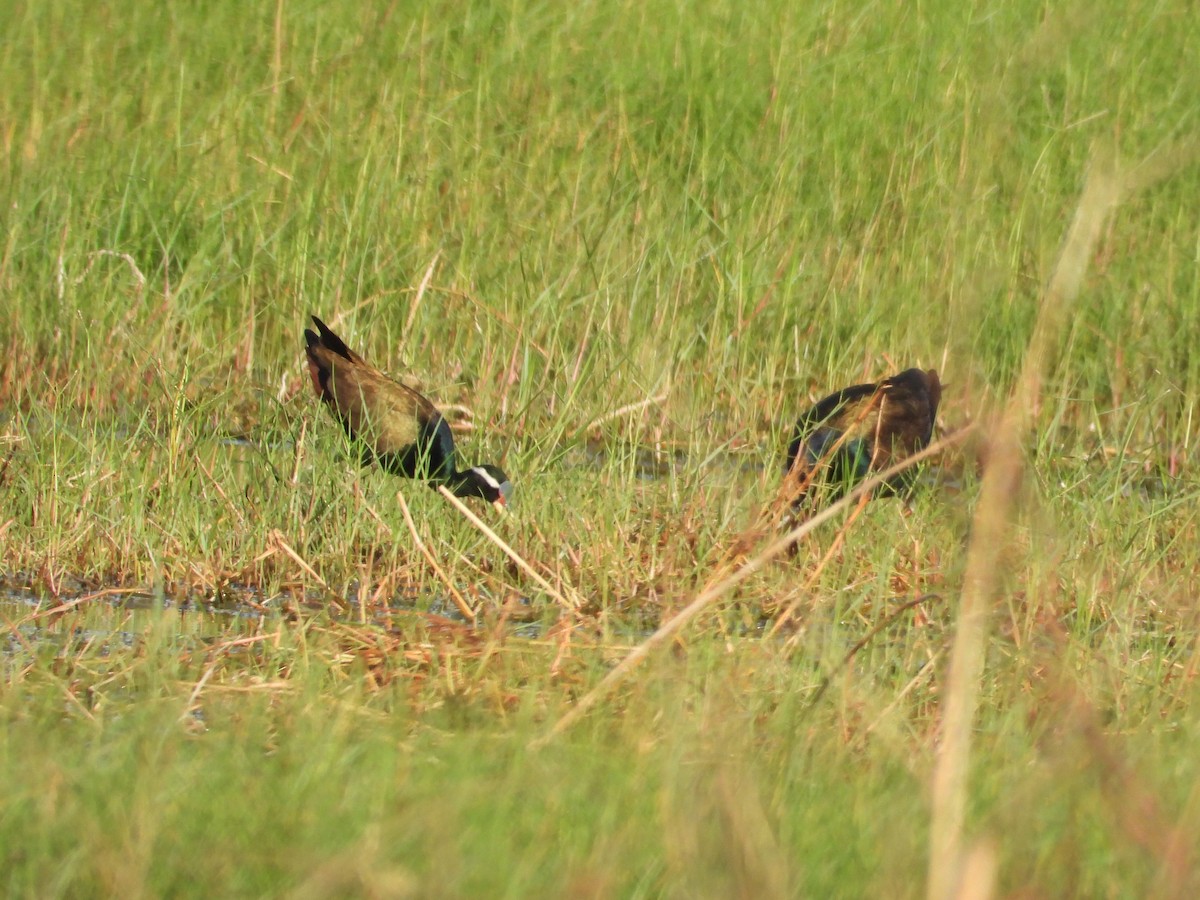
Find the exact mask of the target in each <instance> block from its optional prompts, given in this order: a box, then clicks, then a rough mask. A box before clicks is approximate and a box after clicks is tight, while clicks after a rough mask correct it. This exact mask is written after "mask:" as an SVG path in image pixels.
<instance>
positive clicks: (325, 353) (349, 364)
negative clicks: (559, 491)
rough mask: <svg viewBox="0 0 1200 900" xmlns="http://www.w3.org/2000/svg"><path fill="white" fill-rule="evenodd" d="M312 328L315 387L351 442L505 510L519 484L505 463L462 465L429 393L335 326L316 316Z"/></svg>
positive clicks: (390, 466)
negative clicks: (379, 364) (371, 359)
mask: <svg viewBox="0 0 1200 900" xmlns="http://www.w3.org/2000/svg"><path fill="white" fill-rule="evenodd" d="M312 320H313V324H314V325H316V326H317V330H316V331H315V332H314V331H309V330H308V329H305V331H304V340H305V343H306V346H305V348H304V349H305V353H306V354H307V356H308V371H309V374H310V375H311V376H312V383H313V389H314V390H315V391H316V392H317V396H318V397H320V398H321V400H322V401H324V403H325V405H326V406H328V407H329V408H330V410H332V411H333V414H334V416H335V417H336V418H337V420H338V421H339V422H341V423H342V427H343V428H345V429H346V433H347V434H348V435H350V439H351V440H352V441H353V442H354V443H356V444H358V445H360V446H361V447H362V451H363V462H364V464H365V463H367V462H370V461H371V460H376V461H377V462H378V463H379V465H380V466H382V467H383V469H384V470H386V471H388V472H391V473H392V474H393V475H401V476H403V477H405V478H421V479H425V480H427V481H429V483H430V485H429V486H430V487H433V488H436V487H437V486H438V485H443V484H444V485H445V486H446V487H447V488H449V490H450V491H451V493H453V494H454V496H456V497H482V498H483V499H484V500H487V501H488V502H490V503H492V504H493V505H494V506H497V507H503V506H504V505H505V504H506V503H507V502H508V498H509V495H510V494H511V493H512V483H511V482H510V481H509V480H508V476H507V475H505V474H504V472H503V471H501V470H500V469H499V468H498V467H497V466H491V465H480V466H471V467H470V468H468V469H461V470H460V469H459V468H458V467H457V466H456V464H455V458H454V436H453V435H452V434H451V433H450V426H449V425H447V424H446V420H445V419H443V418H442V415H441V413H439V412H438V411H437V408H436V407H435V406H434V405H433V404H432V403H431V402H430V401H429V400H428V399H427V398H426V397H424V396H423V395H421V394H420V393H418V392H417V391H415V390H413V389H412V388H410V387H408V386H407V385H403V384H400V382H398V381H394V380H392V379H391V378H389V377H388V376H387V375H384V374H383V373H382V372H381V371H379V370H378V369H376V368H375V367H374V366H372V365H371V364H370V363H368V362H367V361H366V360H365V359H363V358H362V357H361V356H359V355H358V354H357V353H355V352H354V351H353V350H351V349H350V348H349V347H347V346H346V344H345V342H344V341H342V339H341V338H339V337H338V336H337V335H336V334H334V333H333V332H332V331H330V330H329V326H328V325H326V324H325V323H324V322H322V321H321V320H320V319H318V318H317V317H316V316H313V317H312Z"/></svg>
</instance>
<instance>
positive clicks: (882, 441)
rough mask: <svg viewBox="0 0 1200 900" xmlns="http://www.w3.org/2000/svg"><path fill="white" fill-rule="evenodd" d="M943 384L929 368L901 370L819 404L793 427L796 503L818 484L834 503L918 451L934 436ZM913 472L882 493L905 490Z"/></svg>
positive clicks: (790, 464) (789, 466) (791, 456)
mask: <svg viewBox="0 0 1200 900" xmlns="http://www.w3.org/2000/svg"><path fill="white" fill-rule="evenodd" d="M941 399H942V383H941V381H939V380H938V374H937V372H936V371H934V370H933V369H929V370H922V369H906V370H905V371H903V372H901V373H900V374H899V375H893V376H892V377H891V378H886V379H884V380H883V381H880V382H877V383H874V384H856V385H853V386H852V387H848V388H844V389H843V390H840V391H838V392H836V393H834V394H830V395H829V396H828V397H826V398H824V399H823V400H821V401H820V402H819V403H817V405H816V406H814V407H813V408H812V409H810V410H809V411H808V412H806V413H805V414H804V415H802V416H801V417H800V419H799V421H798V422H796V430H795V432H794V433H793V436H792V441H791V443H790V444H788V455H787V469H786V471H787V472H788V473H794V475H793V477H796V478H798V479H800V484H801V490H800V495H799V497H798V498H797V500H796V502H797V503H799V502H800V501H801V500H803V499H804V494H805V492H806V490H807V488H808V487H809V486H810V485H811V484H812V483H814V482H816V481H820V482H821V483H823V484H825V485H827V486H828V491H829V494H828V496H829V497H830V498H831V499H836V498H837V497H839V496H840V495H841V494H842V493H843V492H844V491H845V490H847V489H848V488H849V487H851V486H852V485H853V484H854V483H855V482H858V481H861V480H862V479H864V478H866V477H867V475H868V473H870V472H871V471H879V470H882V469H886V468H888V467H889V466H892V465H895V464H896V463H898V462H900V461H901V460H903V459H905V458H906V457H908V456H911V455H912V454H914V453H916V452H918V451H919V450H923V449H924V448H925V447H927V446H928V445H929V441H930V439H931V438H932V437H933V422H934V419H935V418H936V416H937V408H938V401H940V400H941ZM913 480H914V471H913V470H912V469H909V470H906V471H905V472H902V473H900V474H899V475H897V476H896V477H895V478H894V479H892V480H891V481H889V482H888V483H887V484H886V485H885V486H883V488H881V490H880V492H881V493H897V492H899V491H900V490H902V489H904V488H907V487H910V486H911V485H912V483H913Z"/></svg>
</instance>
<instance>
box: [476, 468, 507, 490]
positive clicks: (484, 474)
mask: <svg viewBox="0 0 1200 900" xmlns="http://www.w3.org/2000/svg"><path fill="white" fill-rule="evenodd" d="M471 471H472V472H474V473H475V475H476V476H477V477H478V478H479V480H480V481H482V482H483V483H484V484H486V485H487V486H488V487H490V488H491V489H492V490H494V491H498V490H500V482H498V481H497V480H496V479H495V478H493V477H492V476H491V473H489V472H488V470H487V469H484V468H481V467H479V466H472V467H471Z"/></svg>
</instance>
